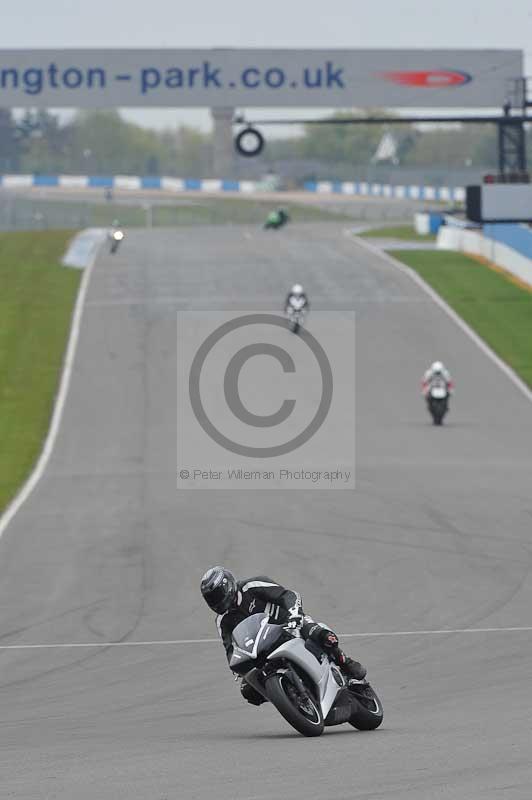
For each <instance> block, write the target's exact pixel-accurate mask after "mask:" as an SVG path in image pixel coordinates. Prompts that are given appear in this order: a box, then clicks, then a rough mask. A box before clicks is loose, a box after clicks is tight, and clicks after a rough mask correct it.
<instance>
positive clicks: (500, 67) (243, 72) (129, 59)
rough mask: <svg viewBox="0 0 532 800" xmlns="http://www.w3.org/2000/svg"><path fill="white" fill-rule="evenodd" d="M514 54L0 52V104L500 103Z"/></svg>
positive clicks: (517, 64)
mask: <svg viewBox="0 0 532 800" xmlns="http://www.w3.org/2000/svg"><path fill="white" fill-rule="evenodd" d="M522 75H523V55H522V52H521V51H519V50H236V49H235V50H226V49H220V50H217V49H212V50H192V49H190V50H140V49H139V50H2V51H0V107H9V106H11V107H13V106H14V107H33V108H35V107H41V108H42V107H47V106H48V107H56V108H58V107H75V108H109V107H117V106H125V107H150V106H151V107H164V106H172V107H187V106H203V107H210V108H220V107H232V108H234V107H265V106H272V107H287V106H290V107H297V106H299V107H320V106H321V107H328V108H333V107H338V108H353V107H359V108H365V107H380V108H387V107H390V108H400V107H415V108H422V107H425V108H426V107H436V108H445V107H447V108H449V107H454V108H458V107H459V108H466V107H467V108H482V107H484V108H487V107H492V108H493V107H497V106H502V105H503V103H504V102H505V101H506V100H507V99H508V93H509V91H510V90H511V88H510V87H511V86H512V85H515V80H516V79H517V78H520V77H522Z"/></svg>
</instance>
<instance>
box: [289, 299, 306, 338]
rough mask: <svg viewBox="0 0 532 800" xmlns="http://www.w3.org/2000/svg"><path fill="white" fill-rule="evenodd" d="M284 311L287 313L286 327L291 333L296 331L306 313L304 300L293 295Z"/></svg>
mask: <svg viewBox="0 0 532 800" xmlns="http://www.w3.org/2000/svg"><path fill="white" fill-rule="evenodd" d="M286 313H287V314H288V327H289V328H290V330H291V331H292V333H298V331H299V329H300V328H301V326H302V325H303V322H304V320H305V314H306V313H307V309H306V300H298V299H297V298H296V297H293V298H292V299H291V300H290V302H289V303H288V306H287V307H286Z"/></svg>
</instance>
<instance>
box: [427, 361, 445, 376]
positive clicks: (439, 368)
mask: <svg viewBox="0 0 532 800" xmlns="http://www.w3.org/2000/svg"><path fill="white" fill-rule="evenodd" d="M444 369H445V367H444V366H443V364H442V362H441V361H434V363H433V364H432V366H431V368H430V371H431V372H432V374H433V375H441V374H442V373H443V370H444Z"/></svg>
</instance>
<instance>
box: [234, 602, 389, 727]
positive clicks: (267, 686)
mask: <svg viewBox="0 0 532 800" xmlns="http://www.w3.org/2000/svg"><path fill="white" fill-rule="evenodd" d="M232 639H233V653H232V656H231V659H230V662H229V666H230V668H231V669H232V670H233V672H234V673H236V674H237V675H240V676H241V677H244V678H245V680H246V681H247V683H249V684H250V685H251V686H252V687H253V688H254V689H255V690H256V691H257V692H259V693H260V694H261V695H262V696H263V697H264V698H265V699H266V700H269V701H270V702H271V703H272V704H273V705H274V706H275V708H276V709H277V711H279V713H280V714H281V715H282V716H283V717H284V718H285V720H286V721H287V722H288V723H289V724H290V725H291V726H292V727H293V728H295V729H296V731H298V732H299V733H301V734H303V736H320V735H321V734H322V733H323V730H324V728H325V727H326V726H332V725H341V724H343V723H344V722H348V723H349V724H350V725H352V726H353V727H354V728H357V729H358V730H362V731H369V730H374V729H375V728H378V727H379V725H380V724H381V722H382V719H383V712H382V705H381V702H380V700H379V698H378V697H377V695H376V693H375V692H374V690H373V688H372V687H371V686H370V684H369V683H367V681H355V680H353V679H351V680H349V682H348V681H347V679H346V677H345V676H344V675H343V674H342V672H341V671H340V669H339V668H338V667H337V666H336V664H334V663H333V662H331V661H330V660H329V657H328V656H327V654H326V653H325V652H324V651H323V650H322V649H321V648H320V647H318V645H316V644H315V643H314V642H312V641H310V640H305V639H303V638H302V637H301V634H300V632H299V630H298V629H297V628H290V627H288V626H283V625H275V624H272V623H271V622H270V618H269V616H268V614H264V613H262V614H253V616H251V617H248V618H247V619H245V620H244V621H243V622H241V623H240V624H239V625H237V626H236V628H235V629H234V631H233V634H232Z"/></svg>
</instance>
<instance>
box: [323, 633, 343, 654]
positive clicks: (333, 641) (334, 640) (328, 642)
mask: <svg viewBox="0 0 532 800" xmlns="http://www.w3.org/2000/svg"><path fill="white" fill-rule="evenodd" d="M323 633H324V635H323V638H322V642H321V643H322V646H323V647H325V648H326V649H327V650H334V648H335V647H338V644H339V642H338V636H337V635H336V634H335V633H333V632H332V631H324V632H323Z"/></svg>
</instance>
